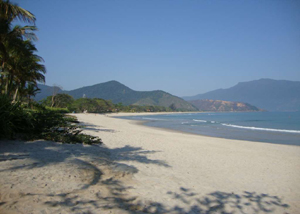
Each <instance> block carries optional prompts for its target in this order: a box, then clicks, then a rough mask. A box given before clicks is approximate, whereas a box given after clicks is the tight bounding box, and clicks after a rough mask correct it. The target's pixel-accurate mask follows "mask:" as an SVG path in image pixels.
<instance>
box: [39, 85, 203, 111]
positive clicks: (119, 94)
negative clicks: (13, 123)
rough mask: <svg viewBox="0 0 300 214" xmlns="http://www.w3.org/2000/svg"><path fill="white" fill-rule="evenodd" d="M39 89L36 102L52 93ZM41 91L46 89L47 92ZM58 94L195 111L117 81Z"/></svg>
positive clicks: (164, 96) (178, 100)
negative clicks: (39, 92) (39, 93)
mask: <svg viewBox="0 0 300 214" xmlns="http://www.w3.org/2000/svg"><path fill="white" fill-rule="evenodd" d="M40 86H41V85H39V87H40ZM40 88H41V89H42V90H41V94H42V96H41V95H40V96H38V95H37V96H36V100H41V99H43V98H46V97H47V96H51V95H52V91H51V90H49V89H51V88H53V87H50V86H45V85H42V87H40ZM43 89H47V92H45V91H44V90H43ZM60 93H66V94H69V95H71V96H73V97H74V98H75V99H78V98H82V97H83V96H85V97H87V98H102V99H105V100H111V101H112V102H113V103H122V104H123V105H155V106H164V107H170V106H171V105H173V106H174V107H175V108H176V110H182V111H196V110H197V109H196V108H195V107H194V106H193V105H192V104H190V103H188V102H187V101H185V100H183V99H182V98H179V97H176V96H173V95H171V94H169V93H167V92H164V91H160V90H156V91H135V90H132V89H131V88H129V87H127V86H125V85H123V84H121V83H119V82H117V81H109V82H105V83H99V84H96V85H92V86H86V87H82V88H78V89H75V90H71V91H60Z"/></svg>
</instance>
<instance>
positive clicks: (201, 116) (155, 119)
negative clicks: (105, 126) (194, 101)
mask: <svg viewBox="0 0 300 214" xmlns="http://www.w3.org/2000/svg"><path fill="white" fill-rule="evenodd" d="M121 118H124V119H130V120H141V121H145V122H146V123H145V125H147V126H152V127H159V128H167V129H172V130H177V131H181V132H187V133H193V134H200V135H206V136H212V137H220V138H227V139H238V140H247V141H257V142H266V143H276V144H288V145H297V146H300V112H226V113H225V112H221V113H219V112H218V113H215V112H207V113H181V114H167V113H166V114H164V115H147V116H145V115H141V116H126V117H121Z"/></svg>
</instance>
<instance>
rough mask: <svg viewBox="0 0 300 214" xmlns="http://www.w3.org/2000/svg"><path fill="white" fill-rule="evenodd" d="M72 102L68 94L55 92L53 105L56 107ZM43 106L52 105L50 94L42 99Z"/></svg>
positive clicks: (64, 106)
mask: <svg viewBox="0 0 300 214" xmlns="http://www.w3.org/2000/svg"><path fill="white" fill-rule="evenodd" d="M73 102H74V98H73V97H72V96H70V95H68V94H57V95H55V97H54V105H53V107H56V108H67V107H68V106H70V105H71V104H72V103H73ZM42 103H43V104H44V105H45V106H51V105H52V96H48V97H47V98H46V99H44V100H42Z"/></svg>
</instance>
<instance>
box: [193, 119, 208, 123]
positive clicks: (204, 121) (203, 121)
mask: <svg viewBox="0 0 300 214" xmlns="http://www.w3.org/2000/svg"><path fill="white" fill-rule="evenodd" d="M193 121H195V122H201V123H206V122H207V121H206V120H196V119H193Z"/></svg>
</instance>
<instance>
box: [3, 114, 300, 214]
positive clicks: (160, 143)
mask: <svg viewBox="0 0 300 214" xmlns="http://www.w3.org/2000/svg"><path fill="white" fill-rule="evenodd" d="M118 115H119V116H120V115H121V114H118ZM122 115H124V114H122ZM76 116H77V117H78V119H79V120H80V121H82V122H83V123H84V124H85V125H86V131H85V132H86V133H88V134H91V135H97V136H99V137H101V138H102V140H103V142H104V144H105V145H106V146H107V148H96V147H95V146H92V147H82V146H81V147H78V145H67V146H63V147H59V146H58V145H56V146H55V145H52V144H51V146H49V148H48V147H45V146H42V147H43V150H45V148H46V149H47V150H45V152H44V153H47V151H48V152H49V151H50V150H51V151H52V150H56V151H59V153H57V152H54V153H53V154H52V155H54V156H55V157H57V158H58V161H56V162H55V161H53V160H52V159H51V160H52V161H48V162H49V164H44V165H43V164H41V162H42V163H43V160H42V158H41V157H39V158H36V157H33V156H32V154H33V153H32V152H31V153H30V154H29V156H30V157H31V156H32V157H31V159H29V158H26V157H25V156H24V157H25V158H24V159H20V160H11V161H7V160H6V161H2V162H0V176H1V183H0V185H1V192H0V193H1V195H0V212H1V211H2V212H3V210H9V211H10V212H12V213H13V212H15V213H17V209H16V208H14V206H16V205H18V204H19V205H18V206H17V208H18V209H19V210H20V209H22V208H20V205H22V201H21V200H24V201H25V202H27V207H28V206H29V207H30V206H33V205H31V204H30V203H32V204H34V203H33V202H32V199H33V196H31V195H28V194H27V193H31V194H32V193H33V192H42V194H44V195H43V196H40V197H38V196H37V195H35V197H36V198H37V199H39V200H42V201H43V202H44V203H38V202H36V203H37V204H39V205H36V210H39V211H41V210H43V211H44V213H56V212H54V210H55V209H56V210H55V211H59V212H62V213H64V212H65V213H68V212H73V213H88V212H90V213H106V212H108V211H111V213H139V211H142V210H143V211H144V212H146V213H154V212H158V213H222V212H223V213H225V212H227V213H269V212H271V213H299V210H300V184H299V181H300V167H299V166H300V147H297V146H288V145H277V144H268V143H256V142H247V141H239V140H228V139H220V138H212V137H204V136H198V135H191V134H185V133H179V132H172V131H167V130H161V129H156V128H151V127H146V126H143V125H138V124H137V123H136V122H134V121H128V120H124V119H117V118H111V117H110V116H105V115H96V114H76ZM44 143H47V142H44ZM48 143H49V142H48ZM27 144H28V143H27ZM32 144H34V145H35V146H36V145H37V144H36V143H32ZM68 146H69V147H68ZM71 147H72V148H71ZM0 148H1V149H2V148H3V147H0ZM9 148H11V147H9ZM20 148H23V147H22V146H20ZM87 148H88V149H87ZM80 150H83V152H80ZM30 151H31V150H30ZM73 151H76V155H75V156H71V155H67V156H63V157H65V158H62V159H59V157H60V156H61V155H62V154H64V155H65V153H68V152H73ZM101 151H102V153H101ZM22 152H24V154H25V155H26V154H27V155H28V151H22ZM22 152H20V151H18V152H15V153H17V154H18V155H20V154H22ZM103 152H104V153H103ZM108 153H110V155H107V154H108ZM0 154H1V155H3V154H4V155H6V156H5V157H6V159H7V157H9V155H11V157H14V156H13V154H12V153H9V151H6V152H3V151H1V150H0ZM97 154H99V155H97ZM49 155H50V154H49ZM3 157H4V156H3ZM21 157H22V156H21ZM103 157H104V158H103ZM27 159H28V160H27ZM103 159H104V160H105V161H104V160H103ZM76 160H77V162H76ZM78 160H82V161H84V163H85V164H84V163H82V162H80V161H79V162H80V164H83V166H85V167H83V168H84V171H83V172H84V173H83V172H82V171H80V170H82V169H81V168H80V167H78V163H79V162H78ZM24 161H29V162H30V161H31V162H30V163H25V162H24ZM103 161H104V162H103ZM8 162H11V166H9V165H8ZM44 162H46V163H48V162H47V161H44ZM108 162H109V163H111V162H115V163H119V164H123V165H121V170H125V171H127V170H128V171H130V172H131V173H133V175H132V176H131V174H129V175H125V174H124V173H123V174H122V173H120V172H119V171H112V170H111V168H110V167H109V166H110V165H111V164H108V165H107V163H108ZM33 163H36V165H39V164H41V166H40V167H30V164H33ZM74 163H75V164H74ZM104 163H105V164H104ZM22 164H25V166H24V167H23V166H22ZM26 164H27V165H29V166H26ZM72 164H73V165H72ZM89 164H90V165H89ZM17 166H19V168H16V169H13V170H12V167H17ZM118 166H120V165H118ZM127 166H128V167H127ZM72 167H73V168H72ZM126 167H127V168H126ZM57 168H60V170H61V172H60V173H61V174H59V173H58V172H57V170H58V169H57ZM78 168H79V169H80V170H79V169H78ZM85 168H87V169H85ZM115 168H116V167H115ZM117 168H118V167H117ZM41 169H43V170H44V171H39V170H41ZM97 169H99V170H100V172H101V173H103V175H102V176H98V179H97V176H95V174H96V175H97V173H98V174H99V172H97ZM78 170H79V171H78ZM86 171H87V172H86ZM46 172H48V173H50V174H51V175H50V176H48V175H47V176H48V177H50V180H51V178H52V177H53V178H54V179H58V180H57V182H55V185H54V184H53V186H51V187H49V183H48V186H47V187H39V186H37V187H36V188H35V189H32V190H31V189H30V188H32V183H33V182H36V181H33V180H32V177H36V178H35V179H37V180H38V181H37V185H45V184H44V183H43V179H42V178H44V179H48V180H47V182H50V180H49V178H48V177H47V176H46ZM54 172H56V173H54ZM26 173H27V174H26ZM70 173H71V175H72V176H73V174H74V173H75V174H76V173H77V174H76V175H77V176H79V177H80V179H79V178H78V179H79V180H76V179H77V178H72V179H70V181H69V180H68V179H67V178H65V176H66V175H69V174H70ZM20 174H21V175H20ZM28 174H29V176H28V178H26V179H27V181H25V180H24V179H25V178H24V176H26V175H28ZM22 176H23V177H22ZM95 177H96V179H95ZM10 178H11V179H10ZM4 179H5V180H4ZM21 179H23V180H21ZM10 185H15V187H12V189H16V190H15V191H17V192H18V194H20V192H21V193H22V194H23V195H24V194H25V196H24V197H23V196H22V194H21V196H20V195H18V196H16V195H10V196H8V195H9V194H12V192H13V191H12V190H10V189H9V188H11V186H10ZM26 185H27V186H28V187H27V186H26ZM68 185H69V186H68ZM74 185H78V187H77V189H78V190H76V191H77V192H76V191H75V193H74ZM16 186H17V188H16ZM68 187H69V189H68ZM22 188H23V189H22ZM41 188H49V189H48V194H49V193H51V192H52V194H55V196H49V195H48V196H45V194H46V192H47V191H44V190H42V189H41ZM72 188H73V189H72ZM20 189H21V190H22V191H20ZM60 192H62V193H66V192H72V193H71V194H69V195H67V196H64V197H60V196H58V195H57V194H59V193H60ZM99 192H101V194H102V195H103V196H102V197H100V196H99V194H100V193H99ZM3 193H4V194H5V195H3ZM96 193H98V195H97V194H96ZM26 194H27V195H26ZM29 196H31V197H29ZM75 196H76V197H77V198H76V197H75ZM72 197H75V199H74V198H72ZM11 198H13V199H14V200H15V201H17V203H16V205H14V204H13V202H12V201H13V200H10V199H11ZM20 198H21V199H20ZM17 199H18V200H17ZM26 200H28V201H26ZM29 200H31V201H29ZM53 201H58V202H61V203H60V204H59V203H58V204H56V206H53ZM76 201H77V202H76ZM25 202H23V204H24V203H25ZM45 202H48V203H45ZM81 202H82V203H81ZM83 202H84V203H83ZM1 203H2V204H1ZM51 203H52V204H51ZM76 203H77V204H76ZM49 205H52V207H50V206H49ZM72 207H73V208H74V207H75V208H76V207H77V208H78V209H75V211H74V210H73V211H72ZM27 210H29V211H32V210H30V209H29V208H27ZM32 212H33V211H32ZM23 213H29V212H23ZM33 213H34V212H33ZM36 213H42V212H36ZM108 213H109V212H108Z"/></svg>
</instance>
